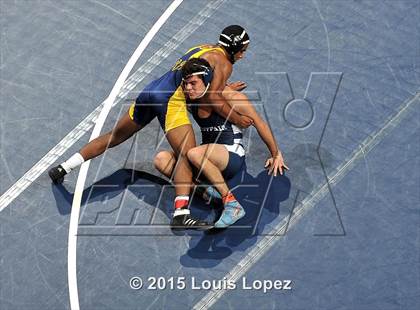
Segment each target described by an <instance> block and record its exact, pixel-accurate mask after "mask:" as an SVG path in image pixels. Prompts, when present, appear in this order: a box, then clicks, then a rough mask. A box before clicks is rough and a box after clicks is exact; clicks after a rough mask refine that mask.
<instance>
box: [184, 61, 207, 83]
mask: <svg viewBox="0 0 420 310" xmlns="http://www.w3.org/2000/svg"><path fill="white" fill-rule="evenodd" d="M203 67H204V68H203ZM203 69H206V70H212V69H211V66H210V64H209V63H208V61H207V60H205V59H203V58H191V59H189V60H188V61H187V62H186V63H185V64H184V65H183V66H182V69H181V74H182V78H183V79H186V78H188V77H189V76H190V75H191V74H193V73H196V72H200V71H203ZM200 78H201V79H202V80H203V81H204V77H203V75H200Z"/></svg>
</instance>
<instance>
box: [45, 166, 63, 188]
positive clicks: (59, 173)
mask: <svg viewBox="0 0 420 310" xmlns="http://www.w3.org/2000/svg"><path fill="white" fill-rule="evenodd" d="M66 174H67V172H66V170H64V168H63V167H62V166H61V165H59V166H57V167H54V168H51V169H50V171H48V175H49V176H50V178H51V180H52V181H53V183H54V184H61V183H63V181H64V176H65V175H66Z"/></svg>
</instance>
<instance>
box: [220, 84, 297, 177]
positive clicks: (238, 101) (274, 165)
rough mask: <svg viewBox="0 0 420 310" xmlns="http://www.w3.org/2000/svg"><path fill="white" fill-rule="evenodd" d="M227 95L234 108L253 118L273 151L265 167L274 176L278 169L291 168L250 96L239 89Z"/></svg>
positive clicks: (259, 132)
mask: <svg viewBox="0 0 420 310" xmlns="http://www.w3.org/2000/svg"><path fill="white" fill-rule="evenodd" d="M226 92H229V91H225V94H226ZM225 97H226V98H229V99H228V103H229V104H230V105H231V106H232V108H233V110H235V111H237V112H238V113H240V114H242V115H246V116H248V117H250V118H251V119H252V120H253V125H254V127H255V128H256V129H257V131H258V134H259V135H260V137H261V139H262V140H263V141H264V143H265V144H266V145H267V147H268V149H269V151H270V153H271V157H270V158H268V159H267V161H266V163H265V167H266V168H268V174H272V173H273V174H274V176H277V171H278V172H280V174H283V169H286V170H289V168H288V167H287V166H286V164H285V163H284V159H283V155H282V153H281V151H280V149H279V147H278V145H277V142H276V139H275V138H274V135H273V133H272V131H271V128H270V126H268V124H267V123H266V122H265V121H264V120H263V119H262V118H261V117H260V115H259V114H258V113H257V111H256V110H255V108H254V106H253V105H252V103H251V102H250V101H249V100H248V97H247V96H246V95H245V94H242V93H240V92H237V91H231V92H230V95H229V93H227V94H226V95H225Z"/></svg>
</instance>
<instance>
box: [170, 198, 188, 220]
mask: <svg viewBox="0 0 420 310" xmlns="http://www.w3.org/2000/svg"><path fill="white" fill-rule="evenodd" d="M177 201H179V202H178V203H177ZM189 201H190V197H189V196H176V197H175V212H174V216H178V215H184V214H190V210H189V209H187V208H183V207H178V208H177V205H178V204H179V203H180V202H181V203H182V204H183V205H185V202H187V204H186V205H187V206H188V202H189Z"/></svg>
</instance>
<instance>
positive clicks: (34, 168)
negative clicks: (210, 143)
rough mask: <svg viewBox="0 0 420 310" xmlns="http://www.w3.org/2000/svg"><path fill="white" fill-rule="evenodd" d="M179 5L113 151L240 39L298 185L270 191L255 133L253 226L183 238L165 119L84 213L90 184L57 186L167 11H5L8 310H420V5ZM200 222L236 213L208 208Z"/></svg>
mask: <svg viewBox="0 0 420 310" xmlns="http://www.w3.org/2000/svg"><path fill="white" fill-rule="evenodd" d="M175 2H176V1H175ZM178 2H182V3H180V5H179V7H177V8H176V9H175V10H174V11H173V12H172V13H171V14H169V15H168V16H166V17H165V18H166V20H165V23H164V24H163V26H162V28H161V29H160V30H159V31H158V32H157V33H156V34H155V35H154V36H153V38H152V40H151V41H150V44H148V46H147V48H146V49H145V50H144V52H143V54H142V55H141V57H140V58H139V59H138V61H137V62H136V65H135V66H134V68H133V70H132V71H131V73H130V75H129V77H128V79H127V80H126V81H125V83H124V85H123V87H122V90H121V92H120V93H119V95H118V97H117V99H116V100H115V102H114V106H113V108H112V109H111V112H110V114H109V116H108V117H107V118H106V121H105V125H104V128H103V129H102V132H105V131H108V130H110V129H111V128H113V126H114V125H115V123H116V121H117V120H118V119H119V117H120V116H121V115H122V113H125V112H126V111H127V108H128V105H129V104H130V100H129V99H130V98H131V99H132V98H133V96H134V95H133V94H136V93H137V92H138V91H139V90H141V89H142V88H143V87H144V86H145V85H146V84H148V83H149V82H150V81H151V80H152V79H154V78H157V77H159V76H160V75H161V74H163V73H164V72H166V71H167V70H168V68H170V67H171V66H172V65H173V63H174V62H175V61H176V59H177V58H178V57H179V56H180V55H182V54H183V53H184V52H185V51H186V50H188V49H189V48H190V47H192V46H195V45H197V44H201V43H216V41H217V38H218V36H219V33H220V31H221V30H222V29H223V28H224V27H225V26H227V25H230V24H240V25H242V26H243V27H244V28H246V29H247V31H248V33H249V35H250V39H251V43H250V46H249V49H248V51H247V54H246V56H245V59H244V60H242V61H240V62H239V63H237V64H235V66H234V71H233V75H232V81H236V80H242V81H245V82H246V83H247V85H248V87H247V89H246V90H245V92H246V94H247V95H248V97H249V98H250V99H251V101H252V102H253V104H254V105H255V107H256V110H257V111H258V112H259V114H260V115H261V116H262V117H263V118H264V119H265V120H266V121H267V122H268V123H269V124H270V127H271V129H272V131H273V133H274V135H275V137H276V139H277V141H278V142H279V145H280V147H281V149H282V152H283V155H284V157H285V161H286V164H287V165H288V166H289V168H290V170H289V171H288V172H287V173H286V174H285V175H283V176H278V177H271V176H269V175H267V171H266V170H265V169H264V163H265V160H266V158H267V157H268V155H269V153H268V150H267V147H266V146H265V144H264V143H263V142H262V140H261V139H260V137H259V136H258V133H257V131H256V130H255V129H253V128H250V129H247V130H246V131H245V144H246V152H247V155H246V165H245V166H244V167H243V170H242V171H241V172H240V173H239V174H237V175H236V176H235V177H234V178H233V179H232V180H231V181H230V183H229V185H230V187H231V188H233V189H234V193H235V195H236V196H237V198H238V200H239V201H240V202H241V204H242V205H243V206H244V208H245V210H246V212H247V213H246V216H245V217H244V218H243V219H241V220H240V221H239V222H237V223H236V224H235V225H233V226H231V227H229V228H228V229H226V230H223V231H209V232H198V231H193V232H191V231H185V232H177V233H174V232H172V231H171V230H170V228H169V222H170V219H171V216H172V212H173V199H174V194H175V193H174V188H173V186H172V185H171V184H169V183H168V182H167V181H166V180H165V179H164V178H162V177H161V176H160V175H159V174H158V172H157V171H156V170H154V168H153V165H152V160H153V157H154V155H155V154H156V152H157V151H160V150H164V149H168V148H169V144H168V143H167V142H166V140H165V138H164V135H163V133H162V130H161V129H160V127H159V124H158V122H157V121H156V120H155V121H153V122H152V123H151V124H150V125H149V126H147V127H146V128H145V129H144V130H141V131H140V132H139V133H138V134H137V135H135V136H134V137H133V138H132V139H130V140H128V141H127V142H125V143H123V144H121V145H120V146H118V147H116V148H113V149H112V150H109V151H107V152H106V153H105V154H104V155H103V156H101V157H99V158H97V159H95V160H93V161H92V162H91V164H90V168H89V170H88V173H87V180H86V183H85V186H84V190H83V195H82V203H81V208H80V213H79V214H77V213H75V212H76V210H75V209H73V208H72V201H73V197H74V193H75V186H76V180H77V175H78V171H75V173H72V174H69V175H68V176H67V177H66V180H65V182H64V183H63V184H62V185H53V184H51V181H50V179H49V177H48V174H47V171H48V169H49V167H50V166H51V165H56V164H58V163H61V162H62V161H63V160H65V159H67V158H68V157H69V156H71V155H72V154H74V153H75V152H77V151H78V150H79V149H80V148H81V147H82V146H83V145H84V144H85V143H86V142H87V141H88V140H89V136H90V134H91V132H92V129H93V126H94V124H95V121H96V120H97V118H98V115H99V113H100V111H101V110H102V108H103V106H104V100H105V99H106V98H107V97H108V95H109V93H110V91H111V89H112V88H113V86H114V85H115V83H116V81H117V78H118V76H119V75H120V73H121V71H122V70H123V68H124V67H125V66H126V64H127V62H128V60H129V58H130V57H131V55H132V54H133V53H134V51H135V50H136V48H137V47H138V46H139V44H140V42H141V41H142V40H143V39H144V38H145V37H146V36H147V34H148V33H150V30H151V29H152V27H153V25H154V24H155V23H156V21H157V20H158V19H159V18H160V17H161V16H162V15H163V13H164V11H165V10H166V9H167V8H168V6H169V5H170V4H171V1H163V0H154V1H137V0H124V1H117V0H115V1H114V0H91V1H79V0H77V1H52V0H51V1H49V0H45V1H22V0H20V1H12V0H1V1H0V29H1V32H0V39H1V41H0V74H1V75H0V94H1V97H0V309H1V310H21V309H53V310H57V309H82V310H85V309H86V310H91V309H116V310H119V309H223V310H224V309H289V310H297V309H305V310H306V309H349V310H350V309H366V310H372V309H380V310H385V309H404V310H405V309H418V307H419V305H420V280H419V279H420V270H419V268H420V264H419V255H420V252H419V251H420V250H419V249H420V247H419V238H420V230H419V227H420V191H419V188H420V157H419V154H420V143H419V142H420V141H419V137H420V26H419V25H420V23H419V20H420V2H419V1H418V0H392V1H391V0H389V1H382V0H365V1H356V0H354V1H352V0H348V1H344V0H343V1H341V0H301V1H293V0H289V1H283V0H282V1H280V0H267V1H242V0H241V1H240V0H208V1H204V0H200V1H192V0H185V1H178ZM194 129H195V131H196V133H198V132H199V131H198V130H199V129H198V127H197V126H196V125H194ZM198 140H199V139H198ZM191 211H192V213H193V214H194V215H195V216H197V217H200V218H206V219H208V220H214V219H215V218H217V216H218V215H219V214H220V211H221V210H220V208H218V207H217V206H215V205H214V204H208V203H207V202H206V201H203V200H202V199H199V198H196V197H195V198H194V199H193V201H192V203H191ZM72 217H73V223H75V224H76V225H75V228H76V229H77V231H76V233H72V232H71V231H69V229H70V227H71V225H70V223H71V222H72V221H71V219H72ZM74 221H75V222H74ZM74 258H77V261H76V260H75V259H74Z"/></svg>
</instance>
